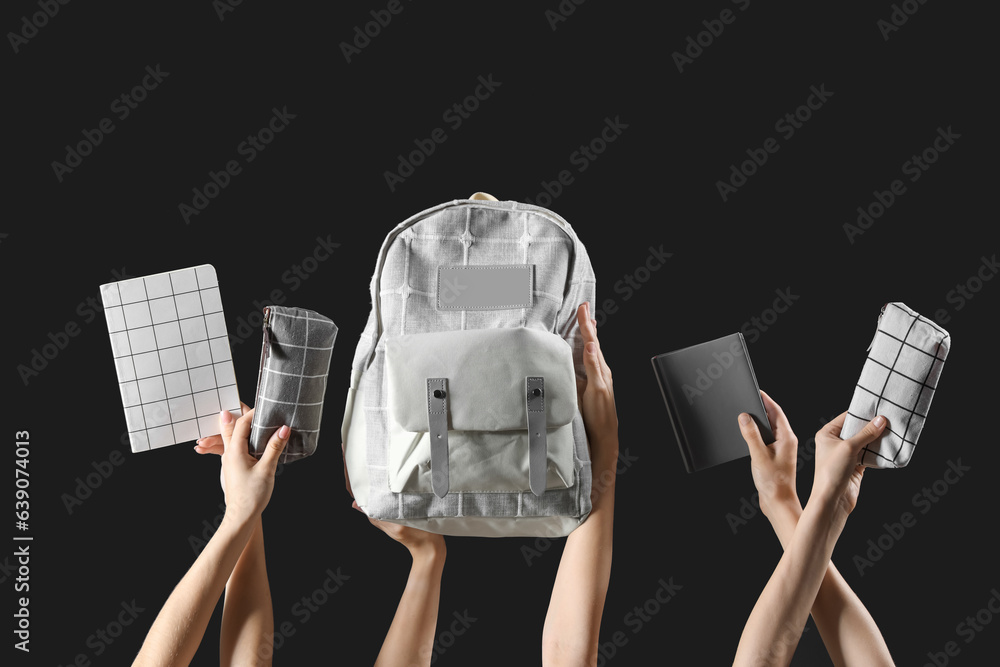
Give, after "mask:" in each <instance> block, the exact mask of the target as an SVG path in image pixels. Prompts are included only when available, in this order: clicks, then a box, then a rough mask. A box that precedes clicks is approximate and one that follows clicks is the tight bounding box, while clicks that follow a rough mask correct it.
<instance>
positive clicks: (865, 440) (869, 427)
mask: <svg viewBox="0 0 1000 667" xmlns="http://www.w3.org/2000/svg"><path fill="white" fill-rule="evenodd" d="M885 427H886V420H885V417H883V416H882V415H879V416H877V417H875V419H873V420H871V421H870V422H868V423H867V424H865V427H864V428H863V429H861V431H860V432H858V433H856V434H855V435H853V436H852V437H850V438H848V439H847V440H845V441H844V442H846V443H848V444H849V445H850V447H851V451H853V452H854V453H858V452H860V451H861V448H862V447H864V446H865V445H867V444H869V443H871V442H873V441H875V440H877V439H878V438H879V437H880V436H881V435H882V431H884V430H885Z"/></svg>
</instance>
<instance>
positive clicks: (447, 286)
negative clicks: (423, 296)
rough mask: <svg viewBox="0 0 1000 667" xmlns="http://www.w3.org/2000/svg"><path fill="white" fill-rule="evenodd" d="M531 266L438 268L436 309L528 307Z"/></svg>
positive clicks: (530, 299) (531, 287) (530, 295)
mask: <svg viewBox="0 0 1000 667" xmlns="http://www.w3.org/2000/svg"><path fill="white" fill-rule="evenodd" d="M534 268H535V267H534V265H532V264H515V265H504V266H439V267H438V281H437V307H438V310H503V309H507V308H530V307H531V304H532V294H533V289H534V286H533V282H534V280H533V278H534Z"/></svg>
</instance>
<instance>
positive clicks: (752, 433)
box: [739, 412, 767, 458]
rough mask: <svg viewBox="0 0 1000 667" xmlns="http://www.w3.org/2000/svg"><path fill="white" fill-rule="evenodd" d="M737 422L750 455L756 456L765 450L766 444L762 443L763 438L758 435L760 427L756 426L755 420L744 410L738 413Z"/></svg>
mask: <svg viewBox="0 0 1000 667" xmlns="http://www.w3.org/2000/svg"><path fill="white" fill-rule="evenodd" d="M739 422H740V433H741V434H742V435H743V439H744V440H746V442H747V447H749V448H750V456H751V457H753V458H757V457H758V456H759V455H761V454H763V453H764V452H765V451H767V449H766V448H767V445H765V444H764V438H762V437H761V435H760V429H758V428H757V422H755V421H754V420H753V418H752V417H751V416H750V415H748V414H747V413H746V412H741V413H740V416H739Z"/></svg>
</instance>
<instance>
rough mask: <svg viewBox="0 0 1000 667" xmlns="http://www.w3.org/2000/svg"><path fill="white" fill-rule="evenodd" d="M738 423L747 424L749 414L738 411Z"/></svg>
mask: <svg viewBox="0 0 1000 667" xmlns="http://www.w3.org/2000/svg"><path fill="white" fill-rule="evenodd" d="M730 423H732V422H730ZM740 423H741V424H743V425H744V426H746V425H747V424H749V423H750V415H748V414H747V413H745V412H741V413H740Z"/></svg>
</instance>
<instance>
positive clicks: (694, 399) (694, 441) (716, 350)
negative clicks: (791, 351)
mask: <svg viewBox="0 0 1000 667" xmlns="http://www.w3.org/2000/svg"><path fill="white" fill-rule="evenodd" d="M653 370H654V371H655V373H656V379H657V381H658V382H659V384H660V391H662V392H663V400H664V401H665V402H666V404H667V412H668V413H669V414H670V422H671V424H672V425H673V427H674V434H675V435H676V436H677V444H678V445H679V446H680V450H681V457H682V458H683V459H684V466H685V467H686V468H687V471H688V472H689V473H690V472H694V471H695V470H702V469H704V468H709V467H711V466H715V465H719V464H720V463H725V462H727V461H732V460H734V459H738V458H742V457H744V456H749V454H750V451H749V450H748V449H747V444H746V442H745V441H744V440H743V435H742V434H741V433H740V425H739V421H738V420H737V417H738V416H739V414H740V413H741V412H746V413H748V414H750V416H751V417H753V419H754V420H755V421H756V422H757V428H759V429H760V434H761V436H762V437H763V438H764V442H765V443H767V444H771V443H772V442H774V436H773V435H772V434H771V426H770V424H769V423H768V420H767V412H765V410H764V402H763V401H762V400H761V397H760V390H759V389H758V388H757V378H755V377H754V374H753V366H752V365H751V364H750V355H749V354H747V349H746V344H745V343H744V341H743V336H742V335H741V334H739V333H735V334H733V335H731V336H723V337H722V338H718V339H716V340H713V341H709V342H707V343H702V344H701V345H692V346H691V347H686V348H684V349H682V350H677V351H675V352H667V353H666V354H660V355H657V356H655V357H653Z"/></svg>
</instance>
